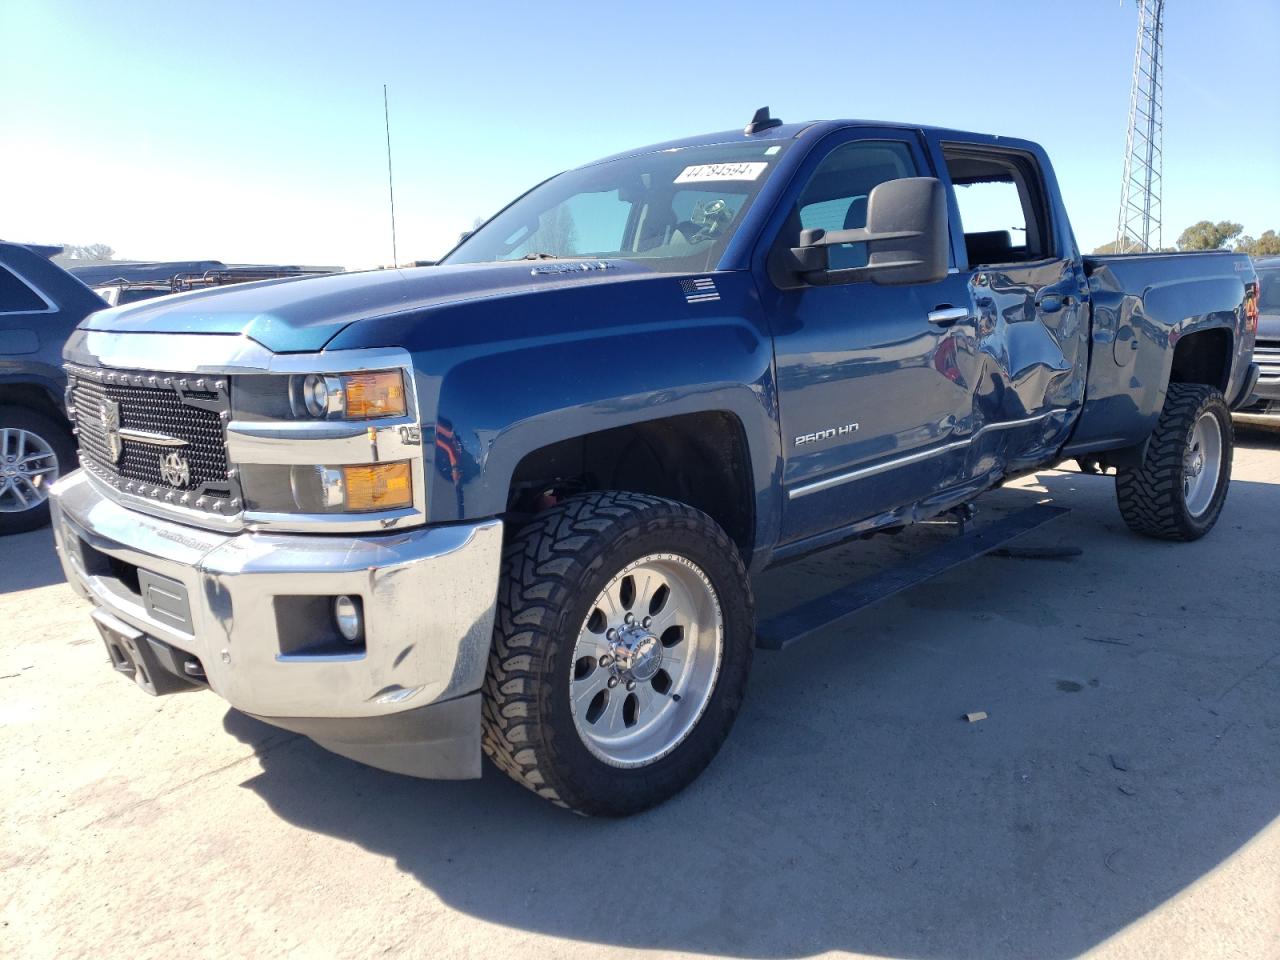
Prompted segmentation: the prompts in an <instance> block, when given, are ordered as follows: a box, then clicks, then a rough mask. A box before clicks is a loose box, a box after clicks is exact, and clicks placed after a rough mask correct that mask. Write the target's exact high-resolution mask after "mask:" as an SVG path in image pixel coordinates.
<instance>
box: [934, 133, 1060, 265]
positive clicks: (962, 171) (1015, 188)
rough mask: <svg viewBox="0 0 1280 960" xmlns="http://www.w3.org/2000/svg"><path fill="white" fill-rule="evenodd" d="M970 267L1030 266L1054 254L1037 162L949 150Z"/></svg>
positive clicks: (1002, 154) (949, 166)
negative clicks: (995, 265)
mask: <svg viewBox="0 0 1280 960" xmlns="http://www.w3.org/2000/svg"><path fill="white" fill-rule="evenodd" d="M944 155H945V156H946V160H947V172H948V173H949V174H950V176H951V183H952V185H953V186H954V187H955V195H956V206H957V207H958V208H959V211H960V223H961V225H962V227H963V229H964V245H965V249H966V251H967V252H968V255H969V265H970V266H971V267H975V266H989V265H993V264H1007V263H1027V262H1029V261H1033V260H1042V259H1044V258H1045V257H1047V256H1049V255H1050V250H1051V249H1052V248H1051V244H1050V239H1049V231H1048V222H1047V220H1048V216H1047V214H1046V213H1045V212H1044V207H1043V204H1042V202H1041V196H1042V191H1041V189H1040V175H1039V171H1038V170H1037V168H1036V166H1035V161H1034V160H1033V159H1032V158H1031V157H1024V156H1022V155H1014V154H1009V153H1007V152H1004V151H1001V152H998V153H987V154H984V153H983V152H982V151H981V150H979V149H977V148H964V147H957V146H948V147H946V148H944Z"/></svg>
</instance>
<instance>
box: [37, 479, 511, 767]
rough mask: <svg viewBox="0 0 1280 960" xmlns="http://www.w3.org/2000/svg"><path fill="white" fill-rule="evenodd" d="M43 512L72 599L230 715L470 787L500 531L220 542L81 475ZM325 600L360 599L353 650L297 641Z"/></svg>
mask: <svg viewBox="0 0 1280 960" xmlns="http://www.w3.org/2000/svg"><path fill="white" fill-rule="evenodd" d="M50 501H51V503H52V505H53V515H54V533H55V537H56V539H57V546H58V554H59V557H60V558H61V561H62V566H63V569H64V571H65V572H66V575H67V579H68V580H69V581H70V582H71V584H72V586H73V587H75V588H76V590H77V591H78V592H79V593H81V594H82V595H83V596H85V597H86V598H87V599H89V600H91V601H92V602H93V603H94V604H96V605H97V606H98V607H100V608H102V609H103V610H105V611H106V612H108V613H109V614H110V615H111V616H113V617H115V618H116V619H117V620H119V621H122V622H123V623H125V624H127V625H129V626H131V627H133V628H135V629H137V630H140V631H141V632H142V633H144V634H146V635H148V636H151V637H154V638H156V639H157V640H160V641H162V642H163V643H166V644H169V645H170V646H172V647H174V648H176V649H177V650H179V651H182V652H185V653H188V654H192V655H194V656H195V657H197V658H199V662H200V664H201V665H202V667H203V670H204V673H205V676H206V677H207V679H208V683H209V686H210V687H211V688H212V689H213V690H214V692H215V693H217V694H219V695H220V696H221V697H222V698H223V699H225V700H226V701H227V702H228V703H230V704H231V705H232V706H234V707H236V708H237V709H239V710H242V711H244V712H246V713H249V714H253V715H254V716H257V717H260V718H261V719H263V720H266V721H268V722H272V723H277V724H278V725H280V726H284V727H288V728H289V729H294V730H298V731H299V732H303V733H306V734H307V735H308V736H312V737H313V739H315V740H317V742H319V743H321V745H322V746H326V747H328V748H330V749H332V750H334V751H336V752H338V753H342V754H345V755H347V756H351V757H353V758H354V759H357V760H362V761H364V762H367V763H370V764H372V765H374V766H378V767H382V768H384V769H391V770H396V771H398V772H402V773H410V774H414V775H418V776H433V777H466V776H478V775H479V765H480V747H479V737H480V722H479V721H480V711H479V695H478V693H477V691H478V690H479V688H480V685H481V683H482V682H483V679H484V671H485V664H486V660H487V657H488V652H489V645H490V639H491V637H492V632H493V616H494V604H495V598H496V595H497V584H498V572H499V565H500V562H501V552H502V523H501V521H498V520H490V521H486V522H481V523H475V524H467V525H457V526H442V527H420V528H417V529H414V530H407V531H397V532H393V533H379V534H358V535H333V534H293V533H287V534H286V533H255V532H242V533H237V534H223V533H216V532H212V531H208V530H202V529H196V528H193V527H189V526H185V525H182V524H178V523H174V522H171V521H168V520H164V519H161V518H158V517H152V516H148V515H145V514H142V513H138V512H136V511H133V510H129V509H127V508H125V507H123V506H121V505H120V504H118V503H116V502H114V501H113V500H111V499H109V498H108V497H107V496H106V495H105V493H104V492H103V490H102V489H101V488H100V487H99V486H98V482H97V481H95V480H94V479H93V478H91V477H90V476H89V475H87V474H86V473H84V472H83V471H79V470H78V471H76V472H74V473H71V474H69V475H68V476H66V477H64V478H63V479H61V480H60V481H58V483H57V484H55V486H54V487H53V488H52V490H51V492H50ZM137 571H143V572H144V574H158V575H159V576H160V577H163V578H168V579H169V580H171V581H176V582H177V583H179V584H181V585H182V587H183V588H185V593H186V598H187V600H188V601H189V617H188V619H187V620H186V621H185V622H183V621H182V619H181V618H174V617H172V616H170V615H169V614H167V613H166V612H165V611H164V609H163V603H161V604H159V605H158V606H159V607H160V609H159V610H158V611H157V604H156V603H153V602H150V601H149V599H148V597H144V596H143V595H142V594H143V591H144V590H145V589H146V578H145V577H144V581H143V586H142V587H139V585H138V579H137ZM339 594H348V595H351V596H358V597H360V598H361V600H362V603H363V610H364V620H365V646H364V648H363V649H354V650H352V649H342V648H341V647H339V646H334V645H325V644H320V645H318V646H317V645H308V644H307V643H306V639H307V638H306V637H305V636H304V637H299V636H298V635H297V634H298V632H299V630H300V629H302V624H303V623H305V618H303V619H302V620H300V619H299V617H298V616H297V615H296V614H297V612H298V611H300V610H315V609H318V608H319V607H318V606H317V604H318V603H319V601H314V602H312V601H310V600H309V598H317V597H332V596H336V595H339ZM309 602H310V606H308V603H309ZM304 632H305V630H304ZM472 720H474V722H471V721H472ZM433 724H435V725H436V726H437V727H438V728H439V729H432V726H433Z"/></svg>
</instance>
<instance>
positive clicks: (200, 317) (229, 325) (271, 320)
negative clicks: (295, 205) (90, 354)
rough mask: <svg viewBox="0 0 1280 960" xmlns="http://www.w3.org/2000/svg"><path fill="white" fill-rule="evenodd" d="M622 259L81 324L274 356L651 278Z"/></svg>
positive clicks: (103, 317) (199, 301)
mask: <svg viewBox="0 0 1280 960" xmlns="http://www.w3.org/2000/svg"><path fill="white" fill-rule="evenodd" d="M652 275H653V271H651V270H649V269H648V268H646V267H644V266H641V265H638V264H636V263H634V262H631V261H626V260H540V261H536V262H535V261H528V260H521V261H516V262H514V263H485V264H461V265H458V266H439V267H415V268H412V269H405V270H376V271H370V272H367V273H340V274H331V275H328V276H322V277H304V278H299V279H293V278H286V279H281V280H264V281H262V282H259V283H245V284H239V285H236V286H233V287H222V288H220V289H213V290H199V291H195V292H192V293H182V294H176V295H173V296H167V297H159V298H157V299H154V300H146V301H143V302H141V303H135V304H130V305H128V306H123V307H114V308H112V309H109V310H101V311H99V312H97V313H95V314H93V315H92V316H90V317H89V318H88V319H87V320H85V322H84V323H82V324H81V327H82V329H86V330H109V331H113V332H118V333H126V332H127V333H211V334H244V335H245V336H248V337H250V338H251V339H253V340H256V341H257V342H258V343H260V344H262V345H263V346H264V347H266V348H267V349H269V350H272V351H274V352H276V353H298V352H309V351H314V350H320V349H322V348H323V347H324V345H325V344H326V343H328V342H329V341H330V340H332V339H333V338H334V337H335V336H336V335H337V334H338V333H339V332H340V331H341V330H343V329H344V328H345V327H347V326H349V325H350V324H352V323H355V322H357V321H359V320H364V319H370V318H374V317H386V316H391V315H394V314H398V313H405V312H410V311H418V310H422V309H423V308H427V307H433V306H440V305H444V304H453V303H459V302H462V301H465V300H476V299H481V298H488V297H502V296H520V295H525V294H535V293H538V292H541V291H546V290H554V289H560V288H564V287H566V286H580V285H594V284H600V283H610V282H614V281H617V280H621V279H624V278H637V277H643V276H652Z"/></svg>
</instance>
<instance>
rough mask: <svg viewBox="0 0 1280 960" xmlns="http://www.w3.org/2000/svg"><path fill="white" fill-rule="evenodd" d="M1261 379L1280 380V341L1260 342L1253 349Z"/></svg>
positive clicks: (1254, 360) (1254, 359)
mask: <svg viewBox="0 0 1280 960" xmlns="http://www.w3.org/2000/svg"><path fill="white" fill-rule="evenodd" d="M1253 362H1254V363H1256V364H1257V365H1258V371H1259V378H1260V379H1266V380H1280V340H1259V341H1258V342H1257V343H1256V344H1254V347H1253Z"/></svg>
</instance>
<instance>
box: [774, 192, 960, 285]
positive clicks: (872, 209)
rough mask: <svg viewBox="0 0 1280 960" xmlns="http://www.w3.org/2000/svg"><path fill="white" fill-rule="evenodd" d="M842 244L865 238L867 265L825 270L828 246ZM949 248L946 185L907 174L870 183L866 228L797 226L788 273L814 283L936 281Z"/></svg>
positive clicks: (941, 274) (942, 272)
mask: <svg viewBox="0 0 1280 960" xmlns="http://www.w3.org/2000/svg"><path fill="white" fill-rule="evenodd" d="M843 243H865V244H866V245H867V265H866V266H865V267H849V268H844V269H837V270H832V269H830V267H829V257H828V254H829V248H831V247H834V246H839V245H840V244H843ZM949 251H950V237H949V235H948V232H947V192H946V190H944V189H943V186H942V184H941V182H939V181H938V180H937V179H935V178H934V177H906V178H903V179H901V180H886V181H885V182H884V183H882V184H879V185H878V186H876V187H874V188H872V190H871V193H870V195H869V196H868V197H867V225H866V227H864V228H862V229H860V230H802V231H800V246H798V247H792V248H791V256H792V258H793V263H792V272H793V273H796V274H799V276H800V278H801V279H803V280H804V281H805V282H806V283H812V284H815V285H819V286H825V285H828V284H835V283H857V282H860V281H863V280H870V281H871V282H872V283H879V284H886V285H900V284H908V283H936V282H937V281H939V280H941V279H942V278H943V277H945V276H946V275H947V269H948V262H947V261H948V253H949Z"/></svg>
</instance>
